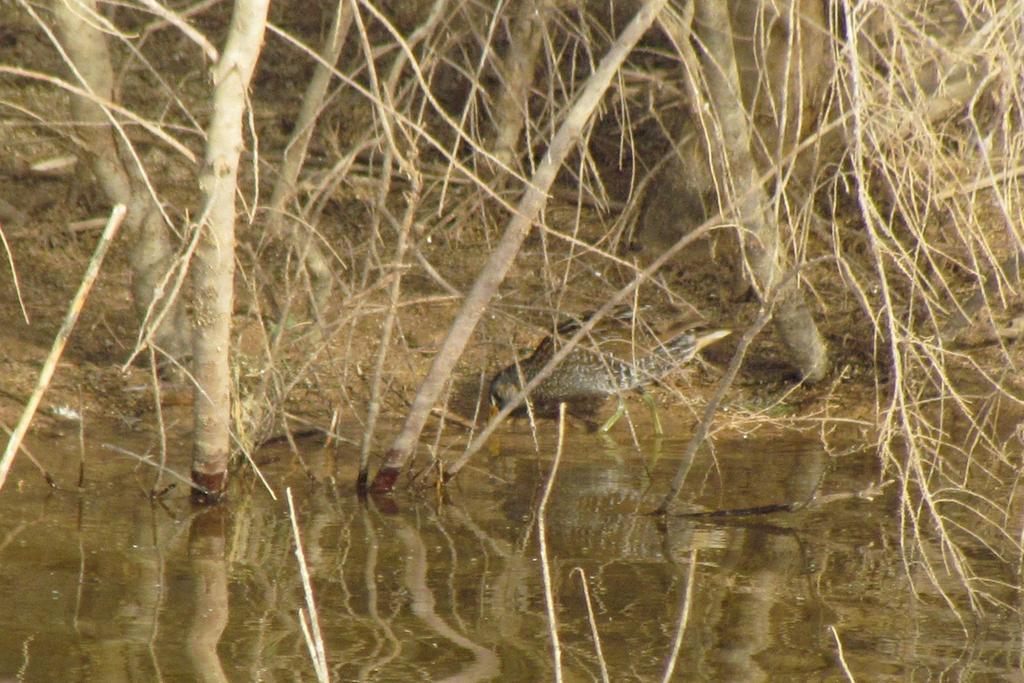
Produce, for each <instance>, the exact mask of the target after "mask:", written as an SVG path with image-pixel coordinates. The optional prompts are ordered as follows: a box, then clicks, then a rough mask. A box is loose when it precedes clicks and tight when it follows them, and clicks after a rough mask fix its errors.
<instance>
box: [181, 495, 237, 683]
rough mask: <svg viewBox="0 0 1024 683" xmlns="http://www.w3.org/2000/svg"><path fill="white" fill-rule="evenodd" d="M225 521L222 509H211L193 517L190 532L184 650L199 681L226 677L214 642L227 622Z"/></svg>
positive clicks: (222, 632) (221, 633) (217, 639)
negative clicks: (191, 587)
mask: <svg viewBox="0 0 1024 683" xmlns="http://www.w3.org/2000/svg"><path fill="white" fill-rule="evenodd" d="M225 523H226V518H225V515H224V511H223V509H219V510H211V511H209V512H206V513H203V514H201V515H199V516H197V517H196V518H194V519H193V520H192V529H191V533H190V535H189V543H188V545H189V556H190V557H191V558H192V563H191V564H192V580H193V581H194V582H195V605H194V609H193V617H192V623H191V624H190V626H189V630H188V637H187V639H186V643H185V650H186V652H187V654H188V658H189V660H190V661H191V662H192V666H193V668H194V670H195V675H196V680H199V681H226V680H228V678H227V676H226V675H225V674H224V667H223V666H222V665H221V661H220V656H219V655H218V654H217V643H219V642H220V638H221V636H222V635H223V634H224V629H225V628H226V627H227V625H228V571H227V561H226V559H225V557H224V524H225Z"/></svg>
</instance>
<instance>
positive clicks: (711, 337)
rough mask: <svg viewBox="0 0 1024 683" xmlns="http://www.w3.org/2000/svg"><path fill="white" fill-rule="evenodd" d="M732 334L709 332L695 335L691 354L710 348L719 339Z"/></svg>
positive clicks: (726, 331) (728, 331)
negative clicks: (706, 347)
mask: <svg viewBox="0 0 1024 683" xmlns="http://www.w3.org/2000/svg"><path fill="white" fill-rule="evenodd" d="M730 334H732V330H711V331H710V332H702V333H701V334H699V335H697V337H696V339H695V340H694V342H693V352H694V353H697V352H698V351H700V350H701V349H703V348H704V347H705V346H711V345H712V344H714V343H715V342H716V341H718V340H719V339H724V338H725V337H728V336H729V335H730Z"/></svg>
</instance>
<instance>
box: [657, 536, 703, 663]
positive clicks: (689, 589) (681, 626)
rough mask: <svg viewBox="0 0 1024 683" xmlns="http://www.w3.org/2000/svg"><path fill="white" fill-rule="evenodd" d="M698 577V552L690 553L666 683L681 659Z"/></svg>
mask: <svg viewBox="0 0 1024 683" xmlns="http://www.w3.org/2000/svg"><path fill="white" fill-rule="evenodd" d="M696 576H697V551H696V550H692V551H690V570H689V571H688V572H687V574H686V590H685V591H684V592H683V600H682V604H681V605H680V606H679V622H678V623H677V624H676V634H675V635H674V636H673V637H672V651H671V652H670V653H669V657H668V661H667V662H665V673H664V675H663V676H662V677H661V680H662V681H664V683H668V681H671V680H672V675H673V674H674V673H675V670H676V661H677V660H678V659H679V648H681V647H682V645H683V634H684V633H685V632H686V622H687V621H689V618H690V605H691V604H693V586H694V583H695V582H696Z"/></svg>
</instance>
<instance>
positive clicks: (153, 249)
mask: <svg viewBox="0 0 1024 683" xmlns="http://www.w3.org/2000/svg"><path fill="white" fill-rule="evenodd" d="M53 13H54V18H55V19H56V24H57V30H58V33H59V35H60V40H61V44H62V46H63V47H64V49H65V51H66V53H67V57H68V59H69V64H68V66H69V67H70V68H71V70H72V72H73V73H74V76H75V79H76V80H77V81H78V83H79V84H80V85H81V87H82V88H83V89H84V90H86V91H87V92H90V93H92V94H93V95H94V96H95V99H93V98H89V97H85V96H80V95H72V96H71V113H72V116H73V117H74V120H75V122H76V123H78V124H79V126H80V129H79V130H78V131H77V134H78V137H79V138H80V139H81V140H83V141H84V142H85V147H86V148H85V150H84V151H85V153H86V155H87V157H88V161H89V165H90V168H91V169H92V172H93V175H95V176H96V180H97V181H98V182H99V184H100V187H101V188H102V189H103V192H104V194H106V196H107V199H109V200H110V202H111V203H116V204H124V205H125V206H126V207H128V213H127V216H126V217H125V221H124V227H125V231H126V232H127V233H128V234H129V236H130V238H131V241H132V246H131V251H130V255H129V265H130V267H131V271H132V300H133V302H134V305H135V311H136V314H137V317H138V319H139V321H140V322H141V323H142V324H143V325H145V324H146V323H147V322H149V321H151V320H153V319H154V318H155V315H154V314H153V313H152V311H158V310H160V309H161V308H163V307H164V306H168V305H169V306H170V310H169V311H168V313H167V314H166V315H165V316H164V319H163V322H162V323H161V324H160V326H159V327H158V329H157V330H156V332H155V334H154V335H153V336H152V338H153V339H154V340H155V342H156V345H157V346H158V347H159V348H160V350H161V351H162V352H163V353H167V354H169V355H172V356H174V357H178V358H180V357H183V356H184V355H185V354H186V352H187V350H188V321H187V317H186V315H185V308H184V306H183V305H182V304H181V303H180V302H178V301H173V302H170V303H169V304H168V302H167V301H166V300H165V299H164V294H165V293H164V291H163V290H164V288H163V286H162V283H163V280H164V279H165V277H166V276H167V273H168V270H169V269H170V268H171V266H172V264H173V261H174V255H175V250H174V245H173V244H172V242H171V238H170V235H169V234H168V229H167V225H166V224H165V222H164V217H163V215H162V214H161V212H160V210H159V207H158V206H157V205H156V203H155V201H154V199H153V197H152V196H151V195H150V194H149V190H148V188H147V187H146V185H145V182H144V180H143V174H142V171H141V169H139V168H137V167H136V163H137V162H136V160H135V158H134V157H133V156H132V155H131V154H129V153H128V151H127V150H128V147H127V145H128V144H129V143H128V141H127V139H125V138H124V137H123V132H121V133H118V132H117V131H115V127H114V125H113V121H114V119H113V117H112V115H111V114H110V112H109V111H107V110H105V109H104V108H103V107H102V106H101V105H100V104H99V101H110V100H111V98H112V96H113V84H114V72H113V68H112V66H111V61H110V52H109V50H108V49H107V43H106V37H105V36H104V34H103V33H102V32H101V31H100V30H99V29H97V28H96V26H98V25H100V22H99V21H98V20H91V19H89V17H98V16H99V15H98V14H97V10H96V2H95V0H61V1H59V2H56V3H54V6H53ZM119 135H120V136H121V137H119Z"/></svg>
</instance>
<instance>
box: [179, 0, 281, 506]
mask: <svg viewBox="0 0 1024 683" xmlns="http://www.w3.org/2000/svg"><path fill="white" fill-rule="evenodd" d="M268 5H269V0H238V1H237V2H236V4H235V10H234V13H233V14H232V16H231V28H230V31H229V33H228V39H227V44H226V45H225V46H224V53H223V54H222V55H221V58H220V61H219V62H218V63H217V66H216V67H215V68H214V71H213V74H214V83H215V84H216V85H215V90H214V94H213V115H212V117H211V119H210V124H209V130H208V137H207V149H206V163H205V164H204V167H203V174H202V176H201V177H200V179H199V183H200V186H201V187H202V189H203V196H204V199H205V202H206V210H205V211H204V212H203V218H202V219H201V222H200V224H199V226H198V228H197V229H198V230H201V231H202V235H201V238H200V240H199V244H198V246H197V248H196V252H195V259H194V265H193V269H192V284H193V290H194V291H193V297H194V306H195V327H194V330H193V339H192V343H193V354H194V357H195V365H194V369H193V374H194V376H195V380H196V388H195V409H194V420H195V422H194V425H193V430H194V431H193V444H192V449H193V450H192V479H193V481H195V482H196V483H197V484H199V485H200V486H202V487H203V488H205V489H206V490H207V491H209V496H207V497H205V498H204V497H201V499H204V500H210V501H215V500H217V499H218V498H219V497H220V496H221V495H222V494H223V493H224V491H225V490H226V489H227V477H228V470H227V465H228V455H229V453H230V447H231V443H230V427H231V369H230V367H229V351H230V346H231V311H232V307H233V299H234V274H235V192H236V189H237V187H236V185H237V178H238V157H239V153H240V152H241V149H242V114H243V113H244V112H245V104H246V89H247V88H248V85H249V79H250V77H251V76H252V72H253V69H254V68H255V66H256V58H257V57H258V56H259V51H260V46H261V44H262V41H263V31H264V28H265V27H266V17H267V6H268Z"/></svg>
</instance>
